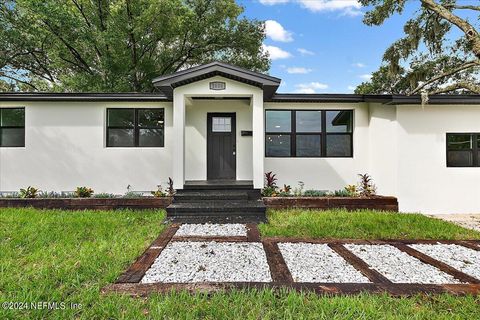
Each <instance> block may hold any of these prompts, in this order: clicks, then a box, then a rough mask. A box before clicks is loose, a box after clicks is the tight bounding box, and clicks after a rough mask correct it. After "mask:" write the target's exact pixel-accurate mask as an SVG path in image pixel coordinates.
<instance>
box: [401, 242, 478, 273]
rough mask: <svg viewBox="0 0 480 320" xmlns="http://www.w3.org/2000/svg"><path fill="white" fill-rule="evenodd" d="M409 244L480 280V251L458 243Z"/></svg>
mask: <svg viewBox="0 0 480 320" xmlns="http://www.w3.org/2000/svg"><path fill="white" fill-rule="evenodd" d="M409 246H410V247H412V248H413V249H415V250H418V251H420V252H422V253H424V254H426V255H428V256H430V257H432V258H434V259H436V260H439V261H442V262H444V263H446V264H448V265H450V266H452V267H454V268H455V269H457V270H459V271H462V272H463V273H466V274H468V275H470V276H472V277H474V278H477V279H479V280H480V252H479V251H475V250H472V249H468V248H465V247H463V246H460V245H456V244H411V245H409Z"/></svg>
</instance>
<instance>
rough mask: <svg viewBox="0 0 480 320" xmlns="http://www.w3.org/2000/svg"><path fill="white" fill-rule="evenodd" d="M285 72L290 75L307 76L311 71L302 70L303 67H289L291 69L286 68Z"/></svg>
mask: <svg viewBox="0 0 480 320" xmlns="http://www.w3.org/2000/svg"><path fill="white" fill-rule="evenodd" d="M287 72H288V73H291V74H307V73H310V72H312V69H308V68H303V67H291V68H287Z"/></svg>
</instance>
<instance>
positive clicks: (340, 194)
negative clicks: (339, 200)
mask: <svg viewBox="0 0 480 320" xmlns="http://www.w3.org/2000/svg"><path fill="white" fill-rule="evenodd" d="M329 196H332V197H351V194H350V192H348V191H347V190H346V189H342V190H335V191H333V192H331V193H330V194H329Z"/></svg>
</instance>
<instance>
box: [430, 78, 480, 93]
mask: <svg viewBox="0 0 480 320" xmlns="http://www.w3.org/2000/svg"><path fill="white" fill-rule="evenodd" d="M458 89H467V90H469V91H471V92H473V93H477V94H480V85H477V84H474V83H470V82H466V81H460V82H457V83H454V84H452V85H449V86H446V87H444V88H440V89H437V90H435V91H433V92H430V93H429V94H440V93H446V92H451V91H454V90H458Z"/></svg>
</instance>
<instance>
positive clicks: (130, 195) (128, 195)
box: [123, 191, 143, 199]
mask: <svg viewBox="0 0 480 320" xmlns="http://www.w3.org/2000/svg"><path fill="white" fill-rule="evenodd" d="M123 198H126V199H137V198H143V195H142V194H141V193H138V192H135V191H127V192H125V194H124V195H123Z"/></svg>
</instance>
